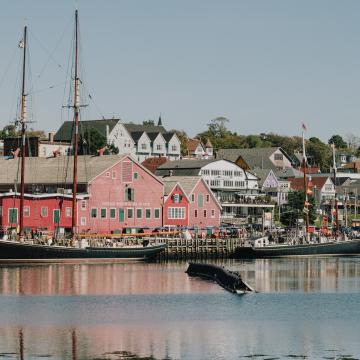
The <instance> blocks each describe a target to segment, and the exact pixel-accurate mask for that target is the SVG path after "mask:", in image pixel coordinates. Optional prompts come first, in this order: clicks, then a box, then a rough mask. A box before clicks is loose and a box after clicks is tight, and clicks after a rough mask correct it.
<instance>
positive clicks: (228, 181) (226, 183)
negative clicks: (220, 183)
mask: <svg viewBox="0 0 360 360" xmlns="http://www.w3.org/2000/svg"><path fill="white" fill-rule="evenodd" d="M233 186H234V182H233V181H231V180H224V187H233Z"/></svg>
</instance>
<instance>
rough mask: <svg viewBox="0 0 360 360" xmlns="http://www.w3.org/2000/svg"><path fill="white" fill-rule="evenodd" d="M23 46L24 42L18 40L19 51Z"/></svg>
mask: <svg viewBox="0 0 360 360" xmlns="http://www.w3.org/2000/svg"><path fill="white" fill-rule="evenodd" d="M24 46H25V43H24V40H20V41H19V44H18V47H19V48H20V49H23V48H24Z"/></svg>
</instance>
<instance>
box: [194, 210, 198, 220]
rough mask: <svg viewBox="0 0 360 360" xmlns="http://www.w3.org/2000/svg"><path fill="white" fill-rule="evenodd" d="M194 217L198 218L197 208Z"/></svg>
mask: <svg viewBox="0 0 360 360" xmlns="http://www.w3.org/2000/svg"><path fill="white" fill-rule="evenodd" d="M194 217H195V218H197V217H198V211H197V210H196V209H195V211H194Z"/></svg>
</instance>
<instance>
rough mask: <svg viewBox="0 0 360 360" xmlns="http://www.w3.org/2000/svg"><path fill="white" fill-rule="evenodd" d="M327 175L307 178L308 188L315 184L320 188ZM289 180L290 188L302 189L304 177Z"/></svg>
mask: <svg viewBox="0 0 360 360" xmlns="http://www.w3.org/2000/svg"><path fill="white" fill-rule="evenodd" d="M327 179H328V177H327V176H321V177H320V176H316V177H313V178H311V179H310V178H308V179H307V180H308V188H309V189H312V188H314V187H315V186H316V188H317V189H322V188H323V186H324V185H325V183H326V181H327ZM289 180H290V188H291V190H304V179H303V178H294V179H289Z"/></svg>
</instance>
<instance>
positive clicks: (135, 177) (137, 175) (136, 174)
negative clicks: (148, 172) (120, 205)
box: [134, 172, 139, 180]
mask: <svg viewBox="0 0 360 360" xmlns="http://www.w3.org/2000/svg"><path fill="white" fill-rule="evenodd" d="M138 178H139V174H138V173H137V172H134V180H137V179H138Z"/></svg>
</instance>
